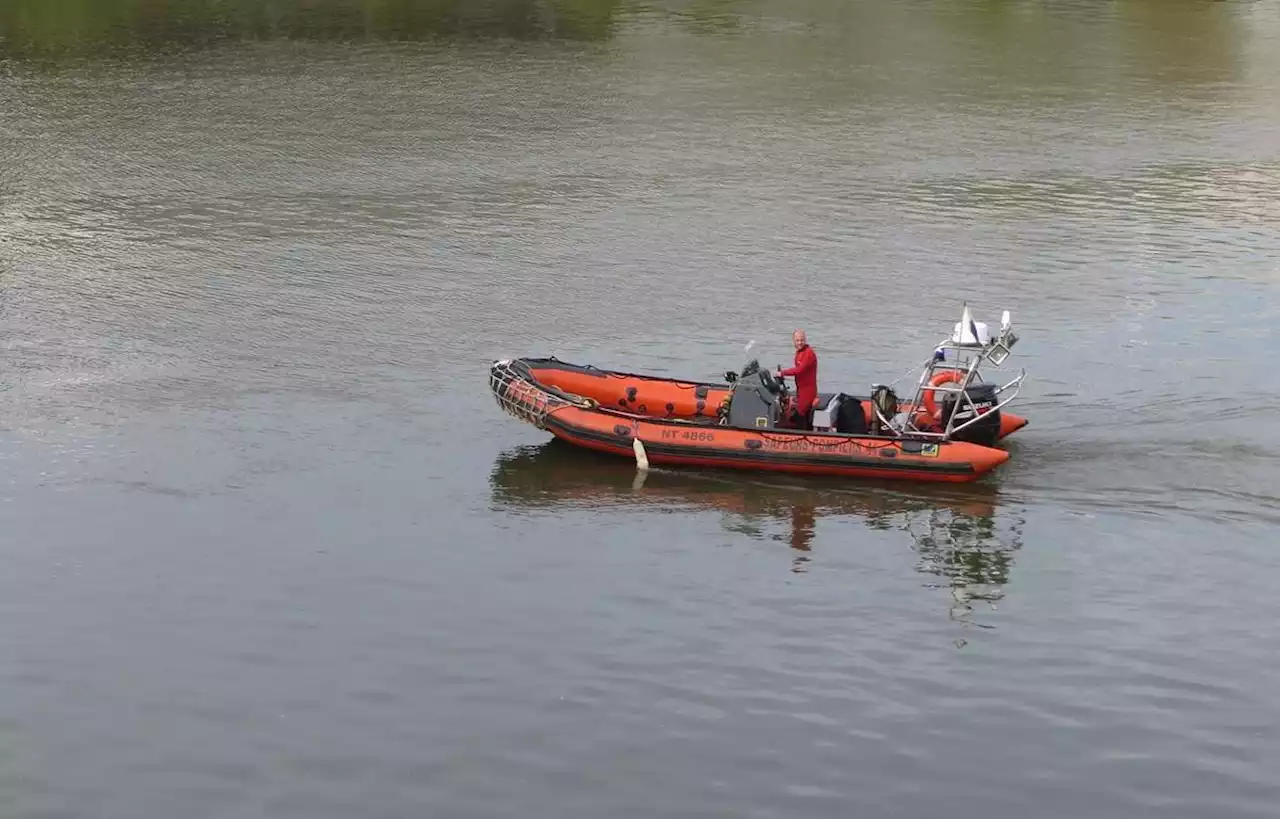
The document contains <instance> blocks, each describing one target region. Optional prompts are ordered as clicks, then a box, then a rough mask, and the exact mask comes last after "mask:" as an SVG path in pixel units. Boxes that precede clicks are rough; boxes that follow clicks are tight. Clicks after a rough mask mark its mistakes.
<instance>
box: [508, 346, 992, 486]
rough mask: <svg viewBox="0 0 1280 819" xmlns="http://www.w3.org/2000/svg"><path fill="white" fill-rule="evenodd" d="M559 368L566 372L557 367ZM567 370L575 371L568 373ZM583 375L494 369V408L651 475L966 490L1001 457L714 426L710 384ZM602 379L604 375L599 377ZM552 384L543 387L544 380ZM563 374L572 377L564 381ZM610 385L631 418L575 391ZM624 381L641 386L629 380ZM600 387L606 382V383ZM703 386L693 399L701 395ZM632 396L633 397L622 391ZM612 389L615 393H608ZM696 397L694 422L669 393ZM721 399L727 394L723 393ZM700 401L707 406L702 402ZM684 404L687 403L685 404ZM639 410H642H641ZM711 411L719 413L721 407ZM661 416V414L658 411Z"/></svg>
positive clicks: (952, 447)
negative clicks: (747, 475) (686, 473)
mask: <svg viewBox="0 0 1280 819" xmlns="http://www.w3.org/2000/svg"><path fill="white" fill-rule="evenodd" d="M561 366H563V365H561ZM569 366H570V367H572V365H569ZM579 369H586V368H576V369H570V370H565V369H559V368H557V369H551V368H548V367H546V366H545V365H542V362H540V361H538V362H535V361H530V360H523V361H518V362H495V364H494V366H493V368H492V369H491V377H490V384H491V388H492V389H493V392H494V396H495V398H496V399H497V400H498V403H499V406H501V407H503V409H505V410H506V411H508V412H509V413H510V414H512V415H513V416H515V417H517V418H520V419H521V420H524V421H527V422H529V423H531V424H533V425H534V426H537V427H539V428H540V429H544V430H546V431H548V432H550V433H551V434H552V435H554V436H555V437H557V438H560V439H562V440H563V441H565V442H567V443H570V444H574V445H576V446H579V447H583V448H585V449H591V450H595V451H597V452H602V453H607V454H610V455H616V456H619V457H624V458H635V450H634V446H635V444H634V442H635V441H637V440H638V441H639V442H640V443H641V444H642V445H643V448H644V451H645V454H646V456H647V459H648V462H649V464H651V465H654V466H680V467H702V468H716V469H740V470H755V471H767V472H778V473H791V474H804V475H823V476H834V477H847V478H881V479H884V478H888V479H899V480H910V481H931V482H949V483H964V482H969V481H974V480H977V479H978V478H980V477H982V476H983V475H985V474H987V473H988V472H990V471H991V470H993V469H995V468H996V467H998V466H1000V465H1001V464H1003V463H1005V462H1006V461H1007V460H1008V459H1009V453H1008V452H1005V451H1004V450H1002V449H996V448H993V447H987V446H981V445H979V444H974V443H968V442H964V441H946V442H927V441H919V440H902V439H895V438H890V437H886V436H873V435H846V434H842V433H835V432H811V431H803V430H789V429H748V428H740V427H729V426H723V425H718V424H715V423H714V421H710V420H709V419H714V417H715V416H714V410H713V411H712V415H711V416H709V417H708V416H705V415H702V412H704V411H705V407H704V408H703V409H702V410H699V409H698V407H697V402H702V401H709V400H712V399H713V398H714V397H715V390H713V389H712V388H711V385H698V384H693V385H690V387H689V388H688V389H686V387H685V386H684V384H683V382H669V383H672V384H674V385H676V386H674V387H673V388H668V391H667V392H666V393H665V394H664V393H660V392H659V390H658V389H655V388H656V387H658V386H659V385H660V383H661V382H659V381H658V380H656V379H645V383H643V384H641V385H640V386H639V387H637V386H636V384H635V383H634V382H632V381H628V380H627V379H628V377H626V376H623V377H618V376H615V375H613V374H606V375H604V376H597V375H595V374H592V373H590V372H586V373H582V372H577V370H579ZM596 372H600V371H596ZM547 373H551V374H553V375H556V376H558V377H557V378H554V379H548V381H544V380H543V378H542V377H541V376H542V375H543V374H547ZM565 373H568V374H569V376H568V377H566V376H565ZM601 377H603V378H606V379H612V380H614V381H617V382H619V385H620V386H621V387H622V388H623V390H624V391H623V392H622V394H621V397H622V398H623V399H625V400H626V403H627V404H629V405H634V406H635V409H634V410H632V411H628V410H626V409H623V408H622V407H621V406H619V407H617V408H614V407H606V406H604V405H603V403H601V402H600V401H599V400H598V399H597V398H595V397H594V396H592V395H590V393H588V395H585V396H584V395H583V394H581V393H578V392H575V391H574V390H572V389H571V385H577V386H581V385H583V384H585V385H587V386H593V387H595V390H594V392H595V395H602V394H608V393H607V392H605V391H602V390H601V387H600V383H601V382H599V381H598V380H597V381H593V382H591V383H588V382H587V381H586V379H599V378H601ZM630 378H644V377H642V376H632V377H630ZM603 383H606V384H607V383H609V382H608V381H606V382H603ZM704 386H705V387H706V389H705V390H699V387H704ZM632 387H634V388H636V394H634V395H630V396H629V395H628V394H627V392H626V391H625V390H627V389H629V388H632ZM640 387H643V388H644V389H645V391H646V393H645V395H646V396H647V395H655V396H659V397H666V396H669V397H670V398H671V400H670V401H669V402H667V403H670V404H672V407H673V408H672V409H671V410H670V413H671V414H670V415H669V416H667V417H652V416H650V415H647V414H644V413H646V412H647V410H648V404H647V400H646V399H645V397H644V396H641V395H640V394H639V389H640ZM609 389H610V390H611V389H613V387H612V386H610V387H609ZM677 389H678V390H682V391H688V392H690V393H691V394H692V396H693V397H692V398H691V399H688V400H689V401H692V402H693V404H692V406H693V409H694V410H695V412H694V413H693V414H692V415H691V416H687V417H680V415H679V411H678V410H679V408H680V407H681V406H682V405H679V404H677V403H676V398H677V394H676V392H675V390H677ZM721 392H722V394H727V390H722V391H721ZM699 393H702V394H703V395H705V397H698V396H699ZM686 403H687V402H686ZM641 405H644V409H641ZM715 406H718V402H717V404H716V405H715ZM664 409H665V405H664Z"/></svg>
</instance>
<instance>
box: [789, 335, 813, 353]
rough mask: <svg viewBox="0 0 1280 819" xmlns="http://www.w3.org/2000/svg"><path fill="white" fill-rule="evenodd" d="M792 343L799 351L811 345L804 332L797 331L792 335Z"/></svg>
mask: <svg viewBox="0 0 1280 819" xmlns="http://www.w3.org/2000/svg"><path fill="white" fill-rule="evenodd" d="M791 342H792V343H793V344H795V345H796V349H797V350H799V349H800V348H801V347H803V346H804V345H806V344H808V343H809V339H808V338H806V337H805V334H804V330H796V331H795V332H794V333H792V334H791Z"/></svg>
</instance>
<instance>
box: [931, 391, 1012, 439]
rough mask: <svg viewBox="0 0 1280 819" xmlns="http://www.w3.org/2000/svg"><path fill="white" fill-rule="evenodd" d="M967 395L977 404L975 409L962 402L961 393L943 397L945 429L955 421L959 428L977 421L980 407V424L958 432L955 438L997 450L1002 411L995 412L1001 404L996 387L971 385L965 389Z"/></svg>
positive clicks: (977, 422)
mask: <svg viewBox="0 0 1280 819" xmlns="http://www.w3.org/2000/svg"><path fill="white" fill-rule="evenodd" d="M965 394H966V395H968V396H969V400H970V401H972V402H973V406H972V407H971V406H969V403H968V402H967V401H962V400H961V399H960V396H959V395H958V394H957V393H954V392H951V393H946V394H945V395H944V396H943V399H942V408H941V410H942V419H941V421H940V423H941V424H942V425H943V428H945V427H946V425H947V422H948V420H949V419H951V418H953V417H954V419H955V426H960V425H961V424H963V423H966V422H968V421H969V420H970V419H972V418H973V416H974V408H975V407H976V408H977V411H978V415H979V416H980V418H979V420H978V421H976V422H974V423H973V424H971V425H969V426H967V427H965V428H964V429H962V430H960V431H959V432H956V433H955V434H954V435H953V436H952V437H953V438H954V440H957V441H968V442H969V443H971V444H981V445H982V446H995V443H996V441H998V440H999V439H1000V410H998V409H995V406H996V404H998V403H1000V401H999V398H998V397H997V396H996V387H995V385H994V384H970V385H969V386H968V387H966V388H965Z"/></svg>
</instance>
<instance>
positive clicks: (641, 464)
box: [631, 438, 649, 471]
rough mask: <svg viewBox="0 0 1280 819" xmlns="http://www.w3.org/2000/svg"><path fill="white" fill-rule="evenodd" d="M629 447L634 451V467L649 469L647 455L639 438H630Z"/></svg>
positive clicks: (643, 469) (642, 469)
mask: <svg viewBox="0 0 1280 819" xmlns="http://www.w3.org/2000/svg"><path fill="white" fill-rule="evenodd" d="M631 449H632V450H634V451H635V453H636V469H639V470H641V471H646V470H648V469H649V455H648V454H647V453H646V452H645V451H644V444H642V443H640V439H639V438H632V439H631Z"/></svg>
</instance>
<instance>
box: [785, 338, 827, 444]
mask: <svg viewBox="0 0 1280 819" xmlns="http://www.w3.org/2000/svg"><path fill="white" fill-rule="evenodd" d="M791 341H792V343H793V344H795V347H796V361H795V366H793V367H789V368H787V369H785V370H784V369H781V368H779V369H778V375H779V376H782V377H787V376H791V377H794V378H795V380H796V397H795V402H794V403H793V404H792V410H793V412H794V413H795V416H793V418H792V419H791V420H792V423H794V424H796V425H797V426H799V427H803V428H805V429H808V428H809V426H810V424H809V410H811V409H813V402H814V401H815V400H817V398H818V354H817V353H815V352H814V351H813V348H812V347H810V346H809V340H808V339H807V338H806V337H805V334H804V330H796V331H795V332H794V333H792V334H791Z"/></svg>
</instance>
